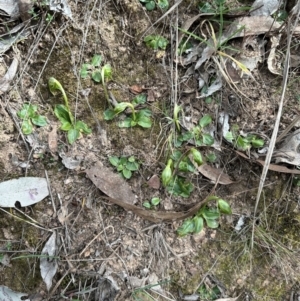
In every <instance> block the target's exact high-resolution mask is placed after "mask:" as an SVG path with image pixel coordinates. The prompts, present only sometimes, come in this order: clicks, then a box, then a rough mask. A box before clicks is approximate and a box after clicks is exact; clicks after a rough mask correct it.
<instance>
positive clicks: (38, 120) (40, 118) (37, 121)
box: [31, 115, 47, 126]
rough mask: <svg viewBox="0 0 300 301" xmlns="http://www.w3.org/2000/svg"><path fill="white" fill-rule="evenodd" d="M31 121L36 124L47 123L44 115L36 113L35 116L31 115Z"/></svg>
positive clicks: (42, 124) (43, 124)
mask: <svg viewBox="0 0 300 301" xmlns="http://www.w3.org/2000/svg"><path fill="white" fill-rule="evenodd" d="M31 121H32V123H33V124H35V125H37V126H45V125H47V118H46V117H45V116H41V115H36V116H35V117H32V119H31Z"/></svg>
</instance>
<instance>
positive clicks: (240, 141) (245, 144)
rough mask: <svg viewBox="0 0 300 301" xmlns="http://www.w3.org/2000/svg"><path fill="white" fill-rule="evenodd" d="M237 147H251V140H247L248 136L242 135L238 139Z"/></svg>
mask: <svg viewBox="0 0 300 301" xmlns="http://www.w3.org/2000/svg"><path fill="white" fill-rule="evenodd" d="M236 147H237V148H238V149H240V150H243V151H246V150H248V149H250V148H251V144H250V142H248V141H247V139H246V138H243V137H242V136H238V138H237V140H236Z"/></svg>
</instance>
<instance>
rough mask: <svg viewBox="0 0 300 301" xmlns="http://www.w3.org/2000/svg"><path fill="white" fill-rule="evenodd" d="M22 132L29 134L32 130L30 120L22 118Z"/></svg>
mask: <svg viewBox="0 0 300 301" xmlns="http://www.w3.org/2000/svg"><path fill="white" fill-rule="evenodd" d="M22 132H23V133H24V134H25V135H29V134H31V133H32V132H33V126H32V123H31V122H30V120H24V121H23V122H22Z"/></svg>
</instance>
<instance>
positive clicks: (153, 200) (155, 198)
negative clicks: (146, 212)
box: [151, 197, 160, 206]
mask: <svg viewBox="0 0 300 301" xmlns="http://www.w3.org/2000/svg"><path fill="white" fill-rule="evenodd" d="M159 203H160V198H157V197H154V198H152V199H151V204H152V205H153V206H157V205H158V204H159Z"/></svg>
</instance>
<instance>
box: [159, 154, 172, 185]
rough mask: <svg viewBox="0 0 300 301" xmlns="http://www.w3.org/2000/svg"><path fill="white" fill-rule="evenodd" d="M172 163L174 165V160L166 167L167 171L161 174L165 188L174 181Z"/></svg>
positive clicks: (170, 160)
mask: <svg viewBox="0 0 300 301" xmlns="http://www.w3.org/2000/svg"><path fill="white" fill-rule="evenodd" d="M172 163H173V161H172V159H169V160H168V164H167V166H166V167H165V169H164V170H163V172H162V174H161V179H162V183H163V185H164V186H165V187H166V186H167V185H168V184H169V182H170V181H171V179H172V170H171V165H172Z"/></svg>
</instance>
